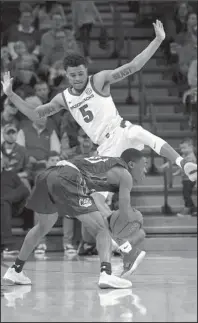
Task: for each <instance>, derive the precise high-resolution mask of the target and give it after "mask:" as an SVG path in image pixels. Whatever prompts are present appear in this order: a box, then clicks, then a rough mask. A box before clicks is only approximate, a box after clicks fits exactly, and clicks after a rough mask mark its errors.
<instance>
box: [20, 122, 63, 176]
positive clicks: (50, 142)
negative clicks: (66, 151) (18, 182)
mask: <svg viewBox="0 0 198 323" xmlns="http://www.w3.org/2000/svg"><path fill="white" fill-rule="evenodd" d="M17 142H18V144H20V145H21V146H23V147H26V149H27V151H28V154H29V156H30V163H31V165H32V172H33V173H32V175H33V180H34V178H35V176H36V174H37V173H38V172H39V171H41V170H42V169H45V167H46V162H47V158H48V155H49V153H50V151H52V150H54V151H56V152H57V153H58V154H59V153H60V142H59V139H58V136H57V134H56V131H55V130H54V125H53V122H52V120H50V119H49V120H48V119H47V118H42V119H39V120H36V121H34V122H31V121H30V120H24V122H22V123H21V129H20V130H19V132H18V137H17Z"/></svg>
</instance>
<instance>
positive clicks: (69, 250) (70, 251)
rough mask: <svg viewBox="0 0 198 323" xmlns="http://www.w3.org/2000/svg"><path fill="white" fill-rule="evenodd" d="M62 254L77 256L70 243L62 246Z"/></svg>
mask: <svg viewBox="0 0 198 323" xmlns="http://www.w3.org/2000/svg"><path fill="white" fill-rule="evenodd" d="M64 252H65V253H66V254H75V255H76V254H77V250H76V248H75V247H74V246H73V245H72V244H71V243H67V244H65V245H64Z"/></svg>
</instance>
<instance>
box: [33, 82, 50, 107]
mask: <svg viewBox="0 0 198 323" xmlns="http://www.w3.org/2000/svg"><path fill="white" fill-rule="evenodd" d="M34 90H35V95H36V96H37V97H38V98H39V99H40V100H41V104H45V103H47V102H48V101H49V93H50V90H49V86H48V84H47V83H46V82H44V81H42V80H41V81H38V82H37V83H36V84H35V86H34Z"/></svg>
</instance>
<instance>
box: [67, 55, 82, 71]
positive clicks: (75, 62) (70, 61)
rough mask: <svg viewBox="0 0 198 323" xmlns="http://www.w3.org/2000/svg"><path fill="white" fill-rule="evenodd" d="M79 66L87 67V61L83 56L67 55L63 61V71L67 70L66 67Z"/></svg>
mask: <svg viewBox="0 0 198 323" xmlns="http://www.w3.org/2000/svg"><path fill="white" fill-rule="evenodd" d="M79 65H84V66H85V67H87V60H86V58H85V57H84V56H82V55H80V54H77V53H69V54H68V55H67V56H66V57H65V58H64V61H63V66H64V69H65V70H67V68H68V67H77V66H79Z"/></svg>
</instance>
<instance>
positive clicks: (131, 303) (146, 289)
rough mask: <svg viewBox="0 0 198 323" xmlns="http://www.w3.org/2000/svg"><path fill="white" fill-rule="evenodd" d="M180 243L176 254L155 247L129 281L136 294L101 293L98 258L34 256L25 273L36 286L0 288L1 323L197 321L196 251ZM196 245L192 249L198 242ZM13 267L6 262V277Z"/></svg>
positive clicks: (115, 262) (118, 262) (116, 263)
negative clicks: (37, 257) (8, 268)
mask: <svg viewBox="0 0 198 323" xmlns="http://www.w3.org/2000/svg"><path fill="white" fill-rule="evenodd" d="M184 239H185V238H184ZM159 240H160V238H159ZM180 240H181V238H180V239H179V238H174V245H175V244H176V245H177V246H178V248H175V250H173V251H171V248H170V246H169V247H168V248H167V246H165V248H164V249H165V250H166V251H161V250H160V251H159V250H158V248H155V245H153V248H152V251H148V252H147V256H146V258H145V260H144V261H143V262H142V264H141V265H140V266H139V268H138V269H137V271H136V272H135V273H134V274H133V276H131V280H132V283H133V286H132V289H123V290H113V289H109V290H101V289H99V288H98V286H97V281H98V276H99V274H98V271H99V260H98V257H97V256H90V257H80V258H79V259H73V260H71V259H68V258H67V257H66V256H64V255H63V253H47V254H46V257H45V258H44V259H42V258H41V259H35V258H34V256H32V257H31V259H30V261H28V262H27V263H26V265H25V271H26V274H27V275H28V276H29V277H30V278H31V279H32V283H33V285H32V286H5V285H4V284H3V285H2V287H1V321H2V322H196V321H197V258H196V257H197V251H196V250H195V249H194V250H192V248H191V244H189V250H188V246H186V248H185V250H181V249H182V248H180V244H179V241H180ZM192 240H193V245H194V244H195V243H196V238H192ZM155 241H157V240H155ZM176 241H178V244H177V243H176ZM156 243H157V242H155V244H156ZM156 246H157V245H156ZM155 250H158V251H155ZM12 263H13V259H3V260H2V265H1V274H2V275H3V274H4V273H5V271H6V266H10V265H11V264H12ZM112 263H113V268H114V271H115V272H116V273H118V272H119V270H120V269H121V259H120V258H119V257H114V258H113V259H112Z"/></svg>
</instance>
